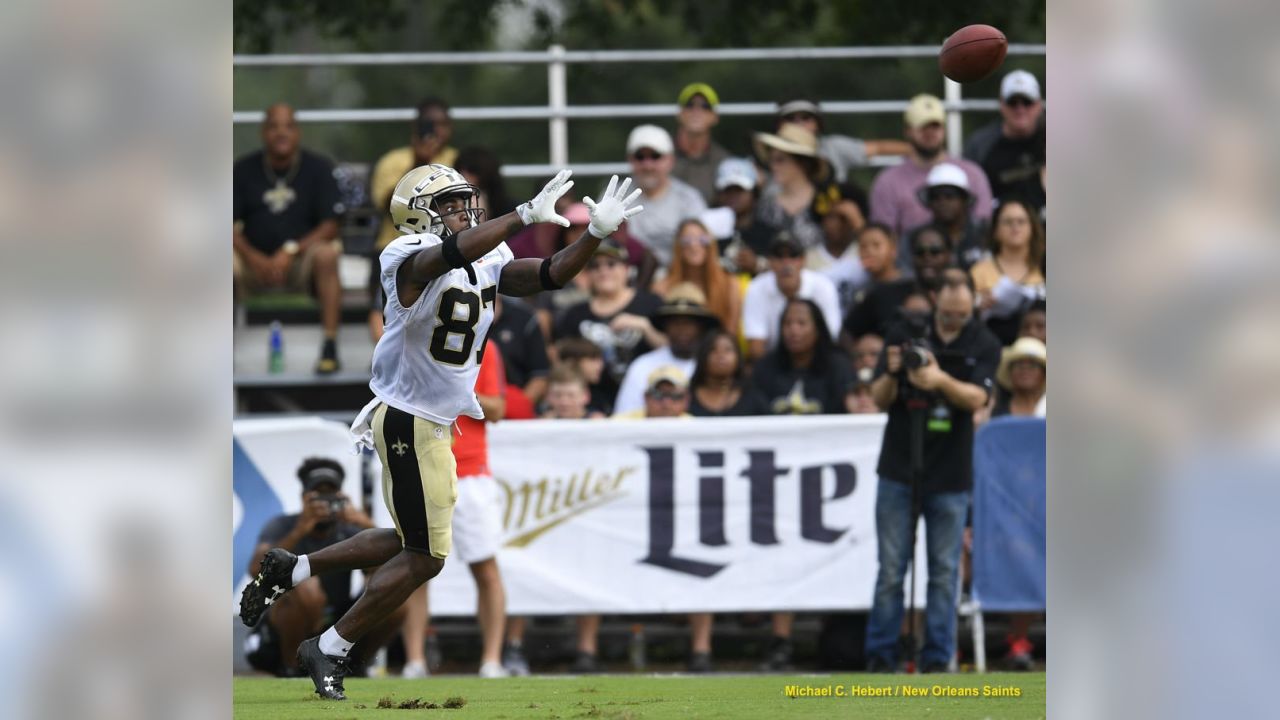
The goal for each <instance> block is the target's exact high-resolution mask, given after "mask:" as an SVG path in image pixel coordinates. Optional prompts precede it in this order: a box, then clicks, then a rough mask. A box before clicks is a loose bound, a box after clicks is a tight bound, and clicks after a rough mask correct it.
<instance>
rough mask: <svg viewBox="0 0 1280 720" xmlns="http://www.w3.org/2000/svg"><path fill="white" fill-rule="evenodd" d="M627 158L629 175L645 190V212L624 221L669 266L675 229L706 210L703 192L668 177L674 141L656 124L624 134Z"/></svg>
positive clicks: (640, 126) (662, 262)
mask: <svg viewBox="0 0 1280 720" xmlns="http://www.w3.org/2000/svg"><path fill="white" fill-rule="evenodd" d="M627 161H628V162H630V163H631V172H632V177H634V178H635V181H636V185H637V186H638V187H639V188H640V189H641V190H643V191H644V195H643V202H644V208H645V210H644V213H643V214H641V215H637V216H636V217H635V218H633V219H632V220H630V221H629V222H628V223H627V230H628V232H630V233H631V235H632V237H634V238H635V239H637V240H639V241H640V243H641V244H642V245H644V246H645V247H647V248H649V250H650V252H652V253H653V254H654V255H655V256H657V258H658V262H659V263H661V264H662V266H663V267H669V266H670V265H671V248H672V246H673V244H674V243H675V236H676V228H677V226H679V225H680V221H681V220H684V219H685V218H691V217H697V216H698V214H699V213H701V212H702V211H703V210H706V209H707V203H706V201H705V200H703V199H702V193H700V192H698V191H697V190H696V189H694V188H693V186H691V185H689V184H688V183H686V182H683V181H681V180H677V179H676V178H674V177H672V176H671V170H672V168H674V167H675V162H676V159H675V144H674V143H673V142H672V141H671V135H670V134H669V133H668V132H667V131H666V130H663V129H662V128H660V127H658V126H657V125H639V126H637V127H636V128H635V129H634V130H632V131H631V135H630V136H628V137H627Z"/></svg>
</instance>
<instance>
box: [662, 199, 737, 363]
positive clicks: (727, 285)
mask: <svg viewBox="0 0 1280 720" xmlns="http://www.w3.org/2000/svg"><path fill="white" fill-rule="evenodd" d="M676 245H677V248H678V249H677V250H676V252H675V253H674V255H673V256H672V258H671V268H670V269H669V270H668V271H667V276H666V277H665V278H663V279H661V280H659V281H658V282H655V283H654V284H653V290H654V292H656V293H660V294H663V295H665V294H666V292H667V291H668V290H669V289H671V288H674V287H676V286H677V285H680V284H681V283H692V284H693V285H694V286H695V287H697V288H698V290H700V291H701V292H702V294H703V296H704V297H705V298H706V306H707V309H708V310H710V311H711V313H712V314H714V315H715V316H716V317H717V318H719V320H720V324H721V325H723V326H724V327H725V329H727V330H728V331H729V332H732V333H737V332H738V321H739V320H740V319H741V318H742V295H741V294H740V292H739V290H738V283H737V282H736V281H735V278H734V277H733V276H731V275H730V274H729V273H727V272H725V269H724V266H722V265H721V264H720V253H719V250H718V249H717V246H716V241H715V238H713V237H712V236H711V233H710V231H708V230H707V226H706V225H704V224H703V223H702V221H701V220H694V219H690V220H685V221H684V222H682V223H680V229H679V230H677V231H676ZM690 371H692V370H690Z"/></svg>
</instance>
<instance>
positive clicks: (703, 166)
mask: <svg viewBox="0 0 1280 720" xmlns="http://www.w3.org/2000/svg"><path fill="white" fill-rule="evenodd" d="M676 102H678V103H679V105H680V114H679V115H677V116H676V165H675V169H674V170H673V171H672V172H671V174H672V176H674V177H676V178H679V179H680V180H683V181H684V182H686V183H688V184H689V185H690V186H692V187H693V188H694V189H696V190H697V191H698V192H700V193H702V199H703V200H705V201H706V202H711V198H712V197H713V196H714V195H715V191H716V188H715V177H716V168H718V167H719V166H720V163H721V161H723V160H724V159H725V158H727V157H729V151H728V150H725V149H724V148H723V147H721V146H720V144H719V143H717V142H716V141H715V140H714V139H712V137H711V128H713V127H715V126H716V124H717V123H719V122H720V116H719V115H717V114H716V106H718V105H719V104H720V96H718V95H716V91H715V90H714V89H712V87H711V86H710V85H708V84H706V83H700V82H699V83H690V84H688V85H686V86H685V87H684V89H683V90H681V91H680V97H679V98H678V99H677V101H676Z"/></svg>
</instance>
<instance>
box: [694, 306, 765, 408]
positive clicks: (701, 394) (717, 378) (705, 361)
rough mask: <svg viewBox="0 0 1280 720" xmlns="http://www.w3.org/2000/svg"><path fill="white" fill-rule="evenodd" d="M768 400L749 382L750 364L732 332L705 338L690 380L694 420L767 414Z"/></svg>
mask: <svg viewBox="0 0 1280 720" xmlns="http://www.w3.org/2000/svg"><path fill="white" fill-rule="evenodd" d="M768 412H769V410H768V407H767V406H766V405H765V402H764V397H763V396H762V395H761V394H760V391H758V390H757V389H756V388H754V387H753V386H751V385H749V384H748V383H747V362H746V358H744V357H743V355H742V348H741V347H740V346H739V345H738V342H737V340H736V339H735V337H734V336H733V334H732V333H730V332H728V331H726V330H724V329H723V328H721V329H717V330H712V331H711V332H709V333H707V336H706V337H705V338H703V340H702V345H701V346H700V347H699V348H698V355H697V358H696V363H695V366H694V371H693V379H692V380H690V381H689V414H690V415H693V416H694V417H722V416H728V415H767V414H768Z"/></svg>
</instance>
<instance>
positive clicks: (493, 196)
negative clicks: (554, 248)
mask: <svg viewBox="0 0 1280 720" xmlns="http://www.w3.org/2000/svg"><path fill="white" fill-rule="evenodd" d="M445 164H448V163H445ZM453 169H454V170H457V171H458V172H460V173H462V177H464V178H466V179H467V182H469V183H471V184H472V185H475V186H476V187H477V188H479V190H480V193H479V198H478V199H477V201H478V203H479V205H480V207H482V208H484V210H485V217H491V218H496V217H502V216H503V215H506V214H507V213H509V212H511V211H512V210H515V209H516V204H515V203H514V202H512V201H511V198H510V197H509V196H508V195H507V186H506V183H504V182H503V181H502V163H501V162H499V161H498V156H497V155H494V154H493V151H491V150H489V149H488V148H484V147H479V146H473V147H469V148H466V149H464V150H463V151H462V152H460V153H458V158H457V159H456V160H454V162H453ZM575 237H576V236H575Z"/></svg>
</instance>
